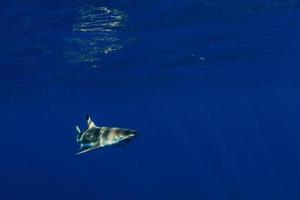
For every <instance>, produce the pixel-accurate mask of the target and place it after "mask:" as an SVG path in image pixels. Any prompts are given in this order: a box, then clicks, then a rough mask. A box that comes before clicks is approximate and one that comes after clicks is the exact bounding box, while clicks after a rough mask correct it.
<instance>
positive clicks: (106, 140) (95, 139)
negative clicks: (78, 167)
mask: <svg viewBox="0 0 300 200" xmlns="http://www.w3.org/2000/svg"><path fill="white" fill-rule="evenodd" d="M87 126H88V128H87V130H85V131H84V132H82V131H81V130H80V128H79V127H78V126H76V130H77V132H78V135H77V142H78V143H79V144H80V149H79V150H80V151H79V152H78V153H77V155H78V154H82V153H85V152H88V151H91V150H94V149H97V148H102V147H106V146H111V145H117V144H125V143H127V142H129V141H131V140H132V139H133V138H134V137H135V136H136V135H137V131H135V130H129V129H123V128H110V127H99V126H96V125H95V124H94V122H93V121H92V119H91V117H90V116H87Z"/></svg>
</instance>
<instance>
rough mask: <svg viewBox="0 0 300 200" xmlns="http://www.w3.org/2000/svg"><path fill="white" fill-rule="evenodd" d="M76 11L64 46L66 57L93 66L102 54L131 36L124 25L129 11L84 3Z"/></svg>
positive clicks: (113, 50)
mask: <svg viewBox="0 0 300 200" xmlns="http://www.w3.org/2000/svg"><path fill="white" fill-rule="evenodd" d="M78 12H79V17H78V19H77V20H76V22H75V24H73V26H72V37H71V38H69V39H68V40H67V45H66V49H65V57H66V58H67V60H68V61H70V62H72V63H90V64H91V65H90V66H92V67H95V66H97V64H95V63H96V62H97V61H101V59H102V58H103V55H105V54H111V53H114V52H116V51H119V50H120V49H122V48H124V46H125V45H126V44H127V43H129V42H131V41H132V40H134V38H133V37H132V35H131V33H130V31H129V29H128V27H127V18H128V15H127V14H126V13H124V12H123V11H120V10H117V9H110V8H107V7H95V6H84V7H82V8H81V9H80V10H79V11H78Z"/></svg>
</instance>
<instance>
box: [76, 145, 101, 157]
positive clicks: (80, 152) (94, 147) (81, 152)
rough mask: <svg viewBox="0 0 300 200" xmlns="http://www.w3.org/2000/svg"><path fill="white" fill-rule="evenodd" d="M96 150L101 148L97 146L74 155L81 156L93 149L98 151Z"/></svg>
mask: <svg viewBox="0 0 300 200" xmlns="http://www.w3.org/2000/svg"><path fill="white" fill-rule="evenodd" d="M98 148H101V146H97V147H91V148H88V149H85V150H82V151H79V152H78V153H76V154H75V155H80V154H83V153H86V152H89V151H92V150H94V149H98Z"/></svg>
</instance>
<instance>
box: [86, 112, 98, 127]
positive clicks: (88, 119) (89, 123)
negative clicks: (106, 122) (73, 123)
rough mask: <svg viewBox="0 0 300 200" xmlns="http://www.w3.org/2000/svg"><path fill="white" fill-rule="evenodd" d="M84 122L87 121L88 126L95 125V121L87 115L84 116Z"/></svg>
mask: <svg viewBox="0 0 300 200" xmlns="http://www.w3.org/2000/svg"><path fill="white" fill-rule="evenodd" d="M86 123H87V126H88V128H94V127H96V125H95V123H94V122H93V121H92V119H91V117H90V116H89V115H87V116H86Z"/></svg>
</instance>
